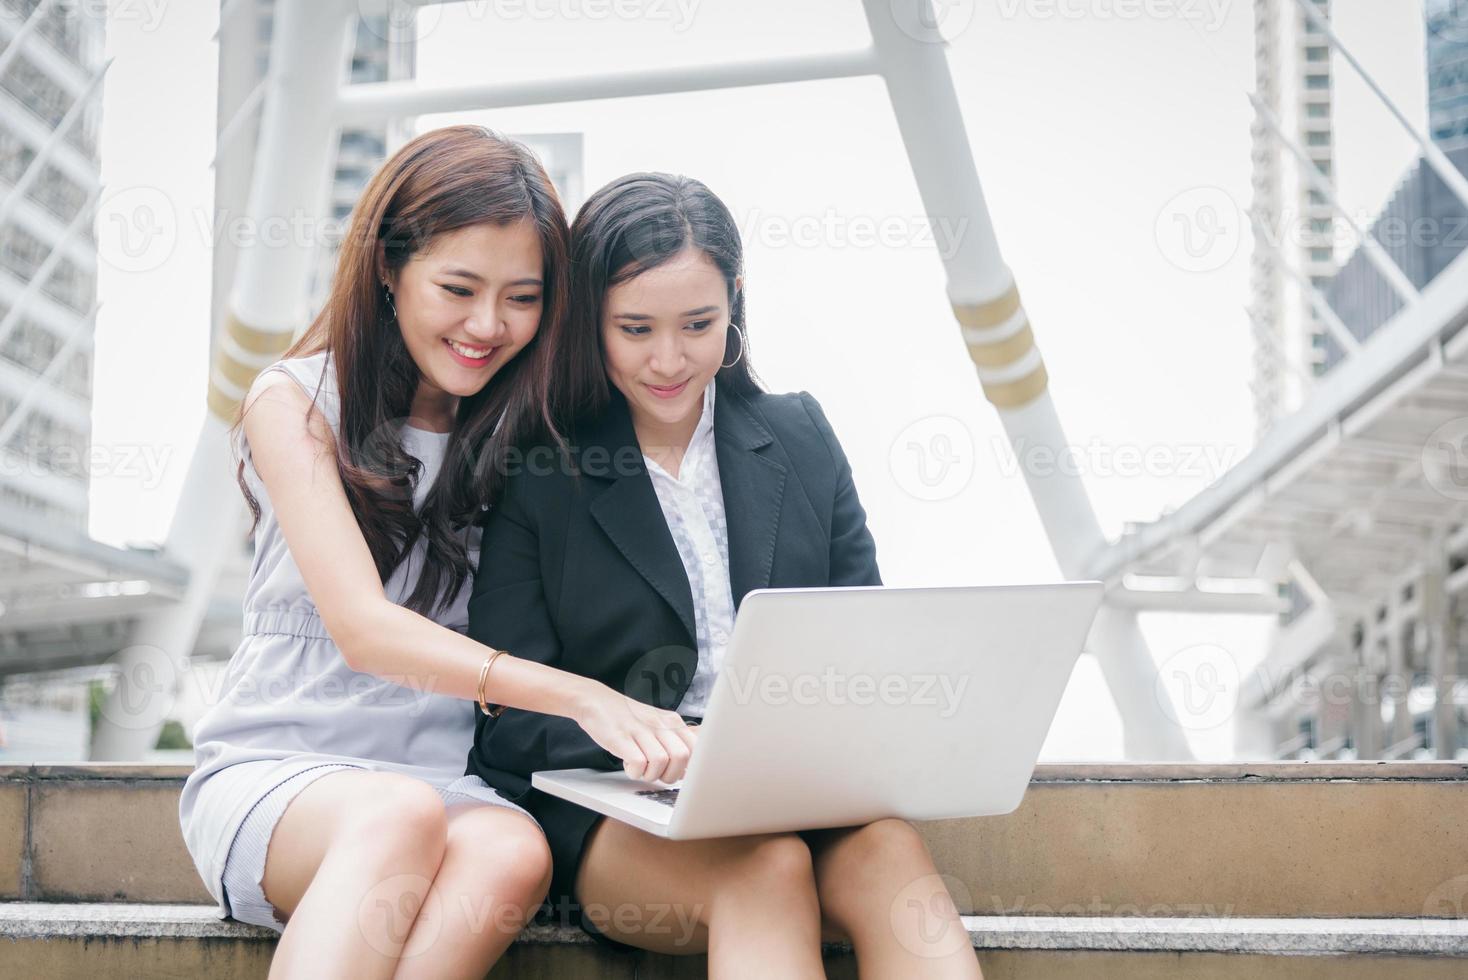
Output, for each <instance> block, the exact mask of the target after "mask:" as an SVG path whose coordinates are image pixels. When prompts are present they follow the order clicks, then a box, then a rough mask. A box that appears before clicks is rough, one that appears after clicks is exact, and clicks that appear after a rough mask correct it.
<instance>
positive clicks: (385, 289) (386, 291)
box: [382, 283, 398, 323]
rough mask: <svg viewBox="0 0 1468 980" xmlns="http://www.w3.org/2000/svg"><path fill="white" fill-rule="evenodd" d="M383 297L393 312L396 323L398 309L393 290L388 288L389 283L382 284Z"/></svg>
mask: <svg viewBox="0 0 1468 980" xmlns="http://www.w3.org/2000/svg"><path fill="white" fill-rule="evenodd" d="M382 295H383V296H384V297H385V298H386V299H387V308H388V309H390V310H392V318H393V322H394V323H396V322H397V319H398V307H397V304H396V303H394V302H393V301H392V290H391V289H389V288H388V285H387V283H383V284H382Z"/></svg>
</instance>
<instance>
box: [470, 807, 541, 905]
mask: <svg viewBox="0 0 1468 980" xmlns="http://www.w3.org/2000/svg"><path fill="white" fill-rule="evenodd" d="M489 813H490V817H491V818H492V819H488V820H484V821H476V820H457V821H455V822H454V824H453V825H452V826H450V828H449V836H448V850H449V853H450V854H452V855H453V860H454V861H455V862H456V863H457V862H461V861H462V862H467V863H468V864H469V865H470V866H472V867H473V868H475V869H476V870H475V872H474V876H475V878H476V879H477V880H479V881H484V882H492V883H493V889H494V891H495V893H496V894H497V895H499V896H500V898H501V901H503V902H504V903H506V904H509V905H515V906H519V907H521V908H533V907H534V906H537V905H539V904H540V903H541V901H542V900H543V899H544V898H545V895H546V892H547V891H548V890H549V889H550V880H551V852H550V846H549V845H548V844H547V843H546V840H545V835H544V834H542V833H541V832H540V829H539V828H538V827H536V826H535V825H534V824H532V823H531V822H530V821H529V820H525V819H523V818H512V819H509V820H507V819H505V817H504V813H503V811H489Z"/></svg>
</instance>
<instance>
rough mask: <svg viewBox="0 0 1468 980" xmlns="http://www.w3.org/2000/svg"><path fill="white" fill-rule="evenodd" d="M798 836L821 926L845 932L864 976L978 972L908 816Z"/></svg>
mask: <svg viewBox="0 0 1468 980" xmlns="http://www.w3.org/2000/svg"><path fill="white" fill-rule="evenodd" d="M801 836H802V837H804V838H805V840H806V842H807V843H808V844H809V845H810V850H811V854H812V856H813V857H814V860H815V872H816V886H817V889H818V891H819V894H820V902H821V913H822V915H823V916H824V918H825V920H826V926H827V929H828V930H834V931H837V932H840V933H843V934H845V935H846V936H849V937H850V938H851V944H852V946H853V948H854V949H855V950H856V959H857V969H858V971H859V972H860V975H861V976H862V977H863V978H864V980H865V978H886V977H891V978H906V977H917V976H920V977H924V978H930V977H931V978H935V980H936V978H950V977H951V978H953V980H975V978H979V977H981V976H982V975H981V973H980V972H979V963H978V958H977V957H976V956H975V955H974V950H973V945H972V943H971V942H970V941H969V936H968V931H967V930H966V929H965V928H964V926H963V921H962V920H961V919H960V918H959V915H958V910H957V909H956V908H955V907H954V905H953V899H952V897H951V896H950V895H949V894H948V889H947V887H946V886H945V885H944V884H943V879H942V877H941V876H940V875H939V874H938V869H937V868H935V867H934V866H933V859H932V857H931V856H930V855H929V854H928V848H927V845H926V844H925V843H924V842H923V839H922V837H921V836H920V835H919V834H918V832H917V831H916V830H915V829H913V827H912V825H911V824H908V823H907V822H906V821H903V820H878V821H876V822H875V823H870V824H867V825H866V826H864V827H851V828H843V829H840V830H825V831H808V832H806V833H804V834H802V835H801Z"/></svg>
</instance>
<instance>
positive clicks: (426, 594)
mask: <svg viewBox="0 0 1468 980" xmlns="http://www.w3.org/2000/svg"><path fill="white" fill-rule="evenodd" d="M566 268H567V229H566V221H565V216H564V214H563V212H562V210H561V206H560V204H559V202H558V200H557V198H556V195H555V192H554V189H553V188H552V186H551V184H550V181H549V180H548V178H547V177H546V174H545V172H544V170H543V169H542V168H541V166H540V164H539V163H538V162H537V161H536V160H535V158H534V157H533V156H532V155H531V154H530V153H529V152H528V151H527V150H526V149H525V148H524V147H522V146H520V145H519V144H517V143H514V142H511V141H508V140H505V139H503V138H501V137H499V136H497V135H495V134H493V133H491V132H489V131H488V130H485V129H482V128H480V127H473V126H455V127H449V128H446V129H440V130H435V131H433V132H430V133H426V134H424V135H422V136H420V137H418V138H417V139H414V140H413V141H411V142H409V143H408V144H407V145H406V146H404V147H403V148H402V149H401V150H400V151H398V152H397V153H396V154H395V155H394V156H393V157H392V158H391V159H390V160H388V161H387V163H386V164H384V166H383V168H382V169H381V170H380V171H379V172H378V174H377V175H376V176H375V177H374V178H373V179H372V181H371V182H370V183H369V184H368V186H367V188H366V189H365V190H364V192H363V194H362V197H361V200H360V201H359V202H358V204H357V207H356V209H355V211H354V215H353V218H352V221H351V225H350V228H349V229H348V233H347V235H346V238H345V241H344V242H343V244H342V248H341V252H340V256H339V260H338V265H337V270H336V275H335V277H334V280H333V282H332V286H331V290H330V294H329V296H328V298H327V300H326V303H325V305H324V307H323V309H322V312H321V313H320V315H319V316H318V317H317V318H316V320H315V321H314V322H313V323H312V324H311V326H310V328H309V329H308V330H307V332H306V333H305V334H304V335H303V336H302V337H301V339H300V340H299V341H297V342H296V344H295V345H294V346H293V347H292V348H291V349H290V350H288V351H287V352H286V354H285V355H284V357H283V358H282V359H281V360H280V361H278V362H276V363H275V364H272V365H271V366H270V367H269V368H267V369H266V370H265V371H263V372H262V373H261V374H260V375H259V377H258V378H257V379H256V380H255V382H254V384H253V385H252V387H251V388H250V390H249V392H248V393H247V395H246V397H245V398H244V400H243V402H242V409H241V420H240V424H239V425H237V426H236V430H235V439H236V443H235V445H236V449H237V452H238V454H239V458H240V464H239V481H240V485H241V488H242V489H243V491H244V494H245V497H246V499H247V501H248V502H249V504H250V506H251V508H252V510H253V511H254V513H255V516H256V524H255V527H254V529H253V534H254V542H255V557H254V562H253V565H252V568H251V574H250V580H249V584H248V586H247V589H246V595H245V630H244V631H245V636H244V639H243V642H242V643H241V644H240V646H239V648H238V649H237V650H236V652H235V654H234V656H233V657H232V658H231V660H230V663H229V665H228V668H227V669H226V671H225V674H224V678H223V681H222V683H221V686H220V688H219V692H218V697H217V700H216V702H215V704H214V705H213V706H212V707H211V709H210V711H209V712H208V713H207V714H206V715H205V716H204V717H203V718H202V719H201V720H200V722H199V723H198V725H197V726H196V728H195V730H194V744H195V747H196V749H195V752H196V768H195V771H194V772H193V773H192V775H191V776H190V777H189V779H188V781H187V783H186V785H185V787H184V792H183V796H182V799H181V802H180V819H181V823H182V827H183V831H184V837H185V840H186V842H187V844H188V847H189V851H190V853H191V854H192V856H193V858H194V861H195V863H196V865H197V866H198V869H199V872H200V874H201V876H202V877H203V879H204V882H205V884H206V886H207V887H208V888H209V890H210V892H211V894H213V896H214V897H215V899H216V900H217V901H218V903H219V912H220V914H221V916H223V915H231V916H233V917H234V918H236V919H240V920H242V921H246V922H254V923H257V924H259V925H263V926H267V927H270V928H273V929H275V930H277V931H279V932H281V933H282V935H281V938H280V941H279V943H278V945H277V948H276V951H275V955H274V959H273V961H272V966H271V976H272V977H277V976H309V977H312V978H316V977H325V976H341V977H354V978H357V977H389V976H396V977H409V976H426V977H474V978H479V977H482V976H483V975H484V973H485V972H486V971H487V970H488V969H489V968H490V966H491V965H492V964H493V963H494V962H495V961H496V959H497V958H498V957H499V956H500V954H501V953H503V952H504V950H505V949H506V948H507V947H508V946H509V944H510V943H511V942H512V941H513V939H514V937H515V936H516V934H517V933H518V932H519V930H520V929H521V927H522V926H523V924H524V922H525V920H526V918H527V916H528V915H529V914H530V913H531V912H532V911H533V910H534V909H535V907H536V906H537V905H538V904H539V903H540V902H541V900H542V898H543V897H544V895H545V891H546V888H547V883H548V881H549V876H550V859H549V854H548V852H547V847H546V843H545V839H544V836H543V835H542V833H541V831H540V828H539V827H538V826H537V824H536V822H535V821H534V819H533V818H531V817H530V816H529V815H528V814H527V813H526V812H525V811H524V810H522V809H521V808H519V807H518V806H516V805H515V804H513V803H510V802H509V801H508V800H506V799H505V798H504V797H502V796H501V795H499V794H498V793H497V792H496V791H495V790H493V789H492V788H490V787H489V786H488V785H487V784H485V783H484V782H483V781H482V780H481V779H479V778H478V777H477V776H474V775H467V776H466V775H464V758H465V748H466V746H467V745H468V744H469V742H470V740H471V737H472V733H473V730H474V718H475V714H476V712H480V713H485V714H488V713H497V711H498V710H499V709H497V708H494V707H492V705H500V706H514V707H518V708H525V709H529V710H532V711H536V712H542V713H545V714H547V715H550V716H554V717H555V718H556V719H557V720H558V721H559V722H562V723H564V724H565V725H566V726H567V727H568V728H569V729H574V730H578V731H584V733H585V734H586V735H587V736H589V737H590V738H591V739H593V740H594V741H595V742H596V743H597V744H598V745H600V746H602V747H603V748H604V749H606V750H607V751H608V752H610V753H612V754H613V755H615V756H616V757H618V758H620V759H623V760H625V762H626V765H627V766H628V769H629V771H633V772H642V771H643V770H644V769H645V768H646V766H647V760H648V756H649V754H662V753H663V752H664V751H666V750H668V749H669V748H671V747H672V746H673V745H677V746H686V745H687V744H689V743H690V742H691V740H692V734H691V732H690V731H689V730H688V728H687V726H686V725H685V724H684V722H683V720H682V719H681V718H680V717H679V716H678V715H677V714H676V713H673V712H670V711H661V710H657V709H655V708H651V707H649V706H647V705H644V704H642V703H640V702H638V701H635V700H633V699H630V698H627V697H625V696H623V695H622V694H620V693H618V692H616V691H614V690H612V689H611V688H609V687H607V686H605V685H602V684H598V683H595V682H593V681H590V680H588V679H585V678H582V677H579V676H576V675H573V674H568V673H563V672H561V671H558V670H555V669H552V668H549V667H546V666H544V665H542V664H538V663H535V662H532V661H529V660H523V659H520V658H517V657H515V656H514V655H513V653H512V652H505V651H498V650H494V649H492V648H489V647H486V646H485V645H482V644H480V643H478V642H475V641H474V640H472V639H470V638H468V637H467V636H465V635H464V631H465V628H466V625H467V619H468V617H467V611H466V609H467V599H468V592H469V585H470V582H471V579H472V576H473V572H474V569H475V567H476V566H477V564H478V562H479V560H480V556H479V553H478V552H479V542H480V528H479V523H480V518H481V516H482V511H483V510H484V509H485V508H486V507H487V506H489V504H490V503H491V502H493V501H494V500H495V499H496V498H497V495H498V494H499V492H500V490H501V486H502V484H503V482H504V479H505V475H506V470H507V466H508V461H509V460H510V459H511V455H512V453H513V451H514V448H515V446H516V445H517V444H518V443H519V442H521V441H522V440H525V439H545V438H548V437H549V438H552V439H554V438H555V434H554V432H553V431H552V429H551V427H550V423H549V421H548V420H549V419H551V418H553V417H554V413H555V412H556V410H557V407H556V406H555V405H554V404H553V403H552V401H551V398H552V395H551V392H550V390H549V384H548V378H549V377H550V374H551V365H552V361H553V359H554V358H555V357H556V352H557V346H558V341H559V339H560V334H561V331H562V320H563V314H564V307H565V296H566ZM484 560H487V561H493V560H494V556H493V555H486V556H484ZM476 703H477V705H476Z"/></svg>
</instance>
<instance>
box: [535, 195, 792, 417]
mask: <svg viewBox="0 0 1468 980" xmlns="http://www.w3.org/2000/svg"><path fill="white" fill-rule="evenodd" d="M688 248H694V249H697V250H698V251H700V252H702V253H703V254H704V255H706V256H708V258H709V261H711V262H713V264H714V265H715V266H717V267H718V269H719V271H720V272H721V273H723V276H724V282H725V283H726V285H727V287H728V291H729V322H730V324H731V325H733V326H737V327H738V328H739V332H736V331H734V330H732V329H731V330H730V331H729V333H728V337H727V338H726V340H725V342H724V363H726V364H727V363H729V362H730V361H734V360H735V356H736V355H739V357H738V360H737V361H736V362H735V363H734V366H733V367H727V368H721V369H720V370H719V373H718V375H717V377H716V380H717V381H718V382H719V383H721V384H722V385H723V386H724V387H726V388H729V389H732V390H733V391H736V392H738V393H740V394H742V395H749V394H753V393H755V392H758V391H762V390H764V389H763V386H762V385H761V384H760V381H759V376H758V375H757V374H755V372H754V368H752V367H751V366H750V351H749V344H750V337H749V326H748V324H747V323H746V321H745V316H744V291H743V290H741V289H736V288H735V280H736V279H737V278H738V277H739V276H740V275H741V274H742V273H743V271H744V246H743V245H742V244H741V243H740V240H739V228H738V226H737V225H736V224H735V222H734V216H733V215H731V214H730V213H729V209H728V208H727V207H725V206H724V202H723V201H721V200H719V198H718V197H717V196H716V195H715V194H714V192H713V191H711V190H709V189H708V188H707V187H706V186H704V185H703V183H702V182H700V181H697V180H694V179H693V178H692V177H683V176H680V175H677V174H661V173H636V174H628V175H627V176H625V177H618V178H617V179H616V180H614V181H612V182H611V183H610V184H607V185H606V186H605V187H603V188H602V189H601V190H599V191H597V192H596V193H595V194H593V195H591V197H589V198H588V199H587V201H586V203H585V204H583V205H582V206H581V210H580V211H579V212H578V213H577V215H576V221H575V223H574V224H572V226H571V297H570V304H571V305H570V311H569V326H568V334H567V338H566V340H567V343H566V347H565V348H564V349H563V350H562V351H561V355H560V356H559V357H558V358H557V367H556V383H555V384H556V387H557V389H558V390H559V392H560V393H561V397H560V398H558V404H557V408H558V410H559V411H560V412H561V413H563V414H562V417H563V418H566V419H568V420H569V419H571V418H574V417H576V416H585V415H590V414H594V413H596V412H599V411H601V410H602V409H603V408H605V407H606V404H607V401H608V399H609V398H610V390H611V386H610V384H609V382H608V381H607V374H606V369H605V367H604V366H603V360H604V354H605V351H604V344H603V342H602V333H601V321H602V311H603V308H604V306H605V304H606V295H607V290H608V289H610V288H611V287H612V286H615V285H618V284H619V283H623V282H626V281H628V280H629V279H634V278H636V277H637V276H640V275H641V274H642V273H644V272H646V271H647V270H649V269H653V268H656V267H657V266H660V265H662V264H663V263H665V262H667V261H668V260H669V259H672V258H673V257H674V256H677V255H679V254H681V253H682V252H683V251H684V250H685V249H688ZM739 333H743V336H744V339H743V341H742V342H741V341H740V339H739ZM741 343H742V345H743V353H742V354H741V352H740V347H741Z"/></svg>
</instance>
